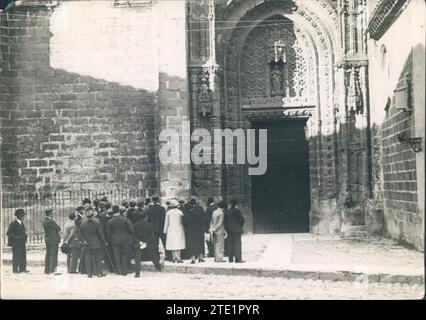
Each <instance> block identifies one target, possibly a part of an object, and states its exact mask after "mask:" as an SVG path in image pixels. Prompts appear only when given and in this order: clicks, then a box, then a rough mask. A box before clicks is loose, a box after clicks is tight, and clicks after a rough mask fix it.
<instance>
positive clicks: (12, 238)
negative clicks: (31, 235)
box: [7, 220, 27, 247]
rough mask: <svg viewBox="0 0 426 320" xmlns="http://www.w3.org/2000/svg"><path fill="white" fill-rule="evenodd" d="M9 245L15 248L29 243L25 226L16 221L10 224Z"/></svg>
mask: <svg viewBox="0 0 426 320" xmlns="http://www.w3.org/2000/svg"><path fill="white" fill-rule="evenodd" d="M7 236H8V242H7V243H8V245H9V246H11V247H13V246H15V245H20V244H25V242H26V241H27V233H26V231H25V226H24V224H23V223H22V224H21V223H19V222H18V221H16V220H14V221H12V222H11V223H10V225H9V229H7Z"/></svg>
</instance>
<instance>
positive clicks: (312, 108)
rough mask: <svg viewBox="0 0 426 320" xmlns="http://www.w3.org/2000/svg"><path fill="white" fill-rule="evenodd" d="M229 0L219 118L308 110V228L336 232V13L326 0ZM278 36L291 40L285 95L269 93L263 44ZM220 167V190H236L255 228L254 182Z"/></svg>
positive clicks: (221, 47) (234, 124)
mask: <svg viewBox="0 0 426 320" xmlns="http://www.w3.org/2000/svg"><path fill="white" fill-rule="evenodd" d="M234 2H235V1H234ZM234 4H235V5H234V7H232V6H231V7H230V8H229V9H228V10H225V12H224V14H223V16H222V18H223V20H222V22H220V23H219V24H218V25H217V32H218V34H217V39H218V42H217V50H216V52H217V57H218V63H219V65H220V66H221V67H222V78H221V83H222V99H221V100H222V104H221V112H222V116H223V119H224V121H223V125H224V126H225V127H229V128H249V127H250V125H251V121H250V117H252V118H253V117H262V118H266V119H267V118H268V117H269V118H270V119H273V118H276V117H277V114H280V116H283V117H284V118H300V117H304V116H306V115H309V117H308V120H307V131H308V134H307V135H308V137H307V138H308V140H309V170H310V173H309V175H310V190H311V194H310V199H311V213H310V230H311V231H314V232H321V233H332V232H335V231H336V230H338V229H339V228H340V217H339V216H338V214H337V210H336V207H337V192H338V178H337V166H336V161H337V159H336V152H337V151H336V132H335V121H334V111H333V107H334V104H335V96H334V88H335V79H334V70H333V65H334V61H335V59H336V57H335V51H336V50H335V48H336V47H337V45H336V44H337V43H338V38H337V35H336V33H335V32H334V31H333V30H335V29H336V28H334V27H335V26H336V23H337V22H336V21H337V13H336V12H335V11H334V10H333V9H332V8H331V7H330V6H329V5H327V2H326V1H319V2H310V3H309V4H307V5H305V4H303V3H302V1H294V2H292V1H268V2H264V3H261V4H257V5H256V3H255V1H245V2H241V3H239V4H237V3H234ZM319 17H321V19H320V18H319ZM324 17H327V18H325V19H324ZM229 25H233V28H229ZM225 26H226V27H225ZM281 40H283V41H284V42H287V44H288V48H286V53H287V56H288V58H289V61H288V76H289V78H288V79H287V80H288V85H289V86H290V90H289V94H288V95H286V96H285V97H284V99H283V97H281V96H276V95H275V96H272V95H271V94H270V92H271V91H270V88H268V86H269V84H268V79H267V77H268V76H269V75H268V67H267V58H265V55H268V52H267V51H268V49H267V48H268V47H271V46H273V45H274V43H276V42H277V41H281ZM250 68H252V70H251V69H250ZM262 75H263V76H262ZM284 95H285V94H284ZM283 107H284V108H283ZM283 113H284V114H283ZM282 114H283V115H282ZM223 171H224V172H223V193H224V194H234V195H235V194H237V195H239V196H240V197H241V199H243V204H242V205H243V206H244V210H245V211H246V212H247V217H248V222H249V223H248V231H252V230H253V221H251V218H253V213H252V211H251V209H252V205H253V203H252V197H251V187H252V186H251V179H250V177H249V176H248V174H247V167H246V166H238V165H228V166H225V167H224V170H223Z"/></svg>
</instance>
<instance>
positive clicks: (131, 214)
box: [127, 208, 143, 225]
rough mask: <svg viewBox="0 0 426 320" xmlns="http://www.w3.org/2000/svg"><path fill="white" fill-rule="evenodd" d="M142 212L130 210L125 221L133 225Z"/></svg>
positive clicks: (134, 209)
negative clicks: (127, 220)
mask: <svg viewBox="0 0 426 320" xmlns="http://www.w3.org/2000/svg"><path fill="white" fill-rule="evenodd" d="M142 212H143V211H142V210H141V209H136V208H130V209H129V210H128V211H127V219H129V220H130V222H131V223H132V225H134V224H135V223H137V222H138V221H139V220H140V219H141V216H142Z"/></svg>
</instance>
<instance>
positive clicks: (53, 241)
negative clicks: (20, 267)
mask: <svg viewBox="0 0 426 320" xmlns="http://www.w3.org/2000/svg"><path fill="white" fill-rule="evenodd" d="M54 214H55V211H54V210H53V209H47V210H46V211H45V215H46V218H45V219H44V221H43V229H44V241H45V242H46V257H45V259H44V273H46V274H49V273H55V271H56V267H57V265H58V246H59V242H60V241H61V236H60V235H59V231H61V227H60V226H59V225H58V224H57V223H56V222H55V221H54V220H53V215H54ZM55 274H59V273H55Z"/></svg>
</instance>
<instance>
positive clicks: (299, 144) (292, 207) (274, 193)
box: [251, 120, 310, 233]
mask: <svg viewBox="0 0 426 320" xmlns="http://www.w3.org/2000/svg"><path fill="white" fill-rule="evenodd" d="M304 126H305V122H304V121H295V120H290V121H280V122H268V123H266V122H262V123H257V124H253V125H252V127H253V128H262V129H268V169H267V172H266V174H265V175H263V176H252V177H251V179H252V210H253V215H254V232H255V233H281V232H307V231H309V209H310V191H309V158H308V155H309V153H308V142H307V140H306V138H305V129H304Z"/></svg>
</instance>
